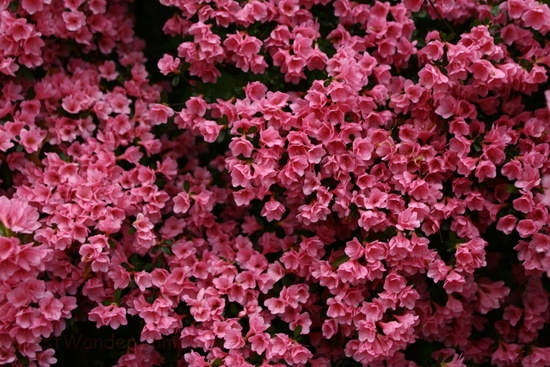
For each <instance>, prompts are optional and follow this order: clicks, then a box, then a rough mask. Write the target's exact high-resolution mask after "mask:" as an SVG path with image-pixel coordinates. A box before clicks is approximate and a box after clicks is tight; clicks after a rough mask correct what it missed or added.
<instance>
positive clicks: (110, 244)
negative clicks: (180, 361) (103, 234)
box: [107, 240, 116, 249]
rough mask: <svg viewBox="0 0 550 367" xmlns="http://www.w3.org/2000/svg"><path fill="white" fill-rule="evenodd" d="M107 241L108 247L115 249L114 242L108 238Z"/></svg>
mask: <svg viewBox="0 0 550 367" xmlns="http://www.w3.org/2000/svg"><path fill="white" fill-rule="evenodd" d="M107 242H108V243H109V247H110V248H112V249H115V248H116V242H115V241H113V240H108V241H107Z"/></svg>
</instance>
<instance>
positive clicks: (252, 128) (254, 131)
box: [246, 126, 258, 134]
mask: <svg viewBox="0 0 550 367" xmlns="http://www.w3.org/2000/svg"><path fill="white" fill-rule="evenodd" d="M256 132H258V128H257V127H256V126H252V127H251V128H250V129H248V130H247V131H246V133H247V134H255V133H256Z"/></svg>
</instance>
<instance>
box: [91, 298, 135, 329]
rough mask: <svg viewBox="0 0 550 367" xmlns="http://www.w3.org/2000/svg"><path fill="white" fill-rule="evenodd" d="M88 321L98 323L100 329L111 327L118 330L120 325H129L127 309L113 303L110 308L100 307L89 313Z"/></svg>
mask: <svg viewBox="0 0 550 367" xmlns="http://www.w3.org/2000/svg"><path fill="white" fill-rule="evenodd" d="M88 319H89V320H90V321H93V322H97V325H98V327H100V326H109V327H111V328H113V329H115V330H116V329H118V327H119V326H120V325H127V324H128V320H126V309H125V308H123V307H119V306H117V305H116V304H114V303H112V304H110V305H108V306H104V305H99V306H96V307H94V308H93V309H92V310H91V311H90V312H89V313H88Z"/></svg>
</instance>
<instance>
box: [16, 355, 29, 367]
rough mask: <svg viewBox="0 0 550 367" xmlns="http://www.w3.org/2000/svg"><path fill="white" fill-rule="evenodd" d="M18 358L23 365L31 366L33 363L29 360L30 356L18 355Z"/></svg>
mask: <svg viewBox="0 0 550 367" xmlns="http://www.w3.org/2000/svg"><path fill="white" fill-rule="evenodd" d="M17 360H18V361H19V363H20V364H21V366H23V367H29V364H30V363H31V361H30V360H29V357H27V356H18V357H17Z"/></svg>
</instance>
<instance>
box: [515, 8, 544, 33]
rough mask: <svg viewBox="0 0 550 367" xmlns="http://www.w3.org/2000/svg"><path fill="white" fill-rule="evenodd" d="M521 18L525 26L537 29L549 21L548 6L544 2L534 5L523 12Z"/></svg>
mask: <svg viewBox="0 0 550 367" xmlns="http://www.w3.org/2000/svg"><path fill="white" fill-rule="evenodd" d="M521 19H522V20H523V21H524V22H525V25H526V26H528V27H531V28H533V29H535V30H537V31H538V30H540V29H541V28H543V27H544V26H548V23H550V8H549V7H548V5H546V4H544V5H540V6H535V7H533V8H531V9H529V10H527V11H526V12H525V13H523V15H522V17H521ZM544 33H546V32H544Z"/></svg>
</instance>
